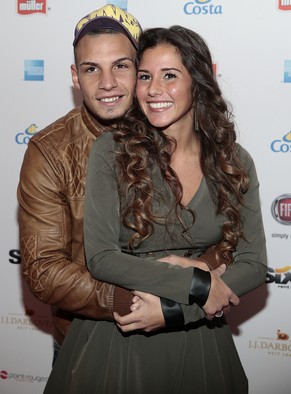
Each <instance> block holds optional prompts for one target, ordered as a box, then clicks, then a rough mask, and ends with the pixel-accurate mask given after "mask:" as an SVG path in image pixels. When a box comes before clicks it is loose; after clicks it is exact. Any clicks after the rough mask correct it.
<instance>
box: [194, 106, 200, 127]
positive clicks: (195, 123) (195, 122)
mask: <svg viewBox="0 0 291 394" xmlns="http://www.w3.org/2000/svg"><path fill="white" fill-rule="evenodd" d="M194 129H195V131H199V122H198V116H197V109H196V108H195V111H194Z"/></svg>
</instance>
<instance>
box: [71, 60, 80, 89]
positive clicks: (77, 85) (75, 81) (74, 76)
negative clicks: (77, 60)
mask: <svg viewBox="0 0 291 394" xmlns="http://www.w3.org/2000/svg"><path fill="white" fill-rule="evenodd" d="M71 74H72V81H73V85H74V87H75V88H76V89H79V90H80V89H81V88H80V83H79V77H78V71H77V67H76V65H75V64H72V65H71Z"/></svg>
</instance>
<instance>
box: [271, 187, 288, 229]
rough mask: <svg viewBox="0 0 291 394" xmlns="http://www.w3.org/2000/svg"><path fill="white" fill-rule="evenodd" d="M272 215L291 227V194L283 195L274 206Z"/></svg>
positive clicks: (274, 202) (276, 200) (275, 201)
mask: <svg viewBox="0 0 291 394" xmlns="http://www.w3.org/2000/svg"><path fill="white" fill-rule="evenodd" d="M271 210H272V215H273V217H274V219H275V220H276V221H277V222H279V223H281V224H286V225H289V226H290V225H291V194H282V195H281V196H279V197H277V198H276V199H275V200H274V201H273V204H272V208H271Z"/></svg>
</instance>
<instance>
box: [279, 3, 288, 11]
mask: <svg viewBox="0 0 291 394" xmlns="http://www.w3.org/2000/svg"><path fill="white" fill-rule="evenodd" d="M278 8H279V10H281V11H291V0H278Z"/></svg>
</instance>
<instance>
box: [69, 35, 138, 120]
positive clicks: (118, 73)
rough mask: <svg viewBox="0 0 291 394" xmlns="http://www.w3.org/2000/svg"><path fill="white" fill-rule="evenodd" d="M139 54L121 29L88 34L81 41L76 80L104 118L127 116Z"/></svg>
mask: <svg viewBox="0 0 291 394" xmlns="http://www.w3.org/2000/svg"><path fill="white" fill-rule="evenodd" d="M135 56H136V51H135V49H134V47H133V45H132V44H131V42H130V41H129V39H128V38H127V37H126V36H125V35H124V34H121V33H120V34H119V33H118V34H98V35H86V36H84V37H83V38H82V39H81V40H80V42H79V43H78V44H77V47H76V62H77V64H76V66H75V65H72V67H71V71H72V79H73V83H74V86H75V87H76V88H77V89H80V91H81V93H82V95H83V100H84V103H85V104H86V106H87V107H88V108H89V110H90V111H91V113H92V114H94V115H95V116H96V117H98V118H99V120H101V122H102V120H103V121H108V120H114V119H116V118H119V117H121V116H123V115H124V113H125V112H126V110H127V109H128V108H129V107H130V105H131V104H132V100H133V95H134V88H135V82H136V69H135Z"/></svg>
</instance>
